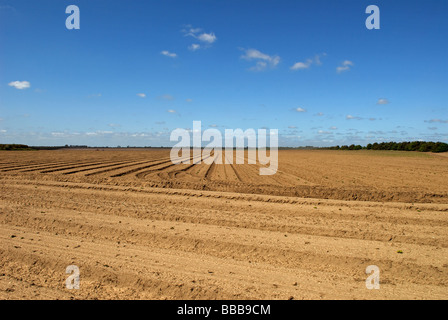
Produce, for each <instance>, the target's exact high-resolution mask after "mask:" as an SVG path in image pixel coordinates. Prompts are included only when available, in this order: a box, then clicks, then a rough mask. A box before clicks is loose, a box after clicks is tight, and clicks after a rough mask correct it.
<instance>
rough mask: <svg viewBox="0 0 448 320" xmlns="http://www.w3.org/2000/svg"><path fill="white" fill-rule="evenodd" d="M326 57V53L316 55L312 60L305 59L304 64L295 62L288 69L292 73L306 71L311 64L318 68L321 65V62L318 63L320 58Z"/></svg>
mask: <svg viewBox="0 0 448 320" xmlns="http://www.w3.org/2000/svg"><path fill="white" fill-rule="evenodd" d="M326 55H327V54H326V53H322V54H316V55H315V56H314V59H306V61H305V62H296V63H295V64H294V65H293V66H292V67H290V69H291V70H294V71H296V70H303V69H308V68H309V67H311V65H312V64H313V63H314V64H316V65H318V66H320V65H322V61H320V58H321V57H322V56H326Z"/></svg>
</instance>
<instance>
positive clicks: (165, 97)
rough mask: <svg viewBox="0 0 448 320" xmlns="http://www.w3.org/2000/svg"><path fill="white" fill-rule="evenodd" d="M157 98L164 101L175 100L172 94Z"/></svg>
mask: <svg viewBox="0 0 448 320" xmlns="http://www.w3.org/2000/svg"><path fill="white" fill-rule="evenodd" d="M157 98H158V99H162V100H174V97H173V96H172V95H170V94H164V95H161V96H158V97H157Z"/></svg>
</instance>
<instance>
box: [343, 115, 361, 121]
mask: <svg viewBox="0 0 448 320" xmlns="http://www.w3.org/2000/svg"><path fill="white" fill-rule="evenodd" d="M345 118H346V119H347V120H361V119H362V118H361V117H355V116H352V115H351V114H349V115H347V116H346V117H345Z"/></svg>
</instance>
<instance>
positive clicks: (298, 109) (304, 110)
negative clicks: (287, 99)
mask: <svg viewBox="0 0 448 320" xmlns="http://www.w3.org/2000/svg"><path fill="white" fill-rule="evenodd" d="M294 110H295V111H297V112H306V109H303V108H301V107H298V108H296V109H294Z"/></svg>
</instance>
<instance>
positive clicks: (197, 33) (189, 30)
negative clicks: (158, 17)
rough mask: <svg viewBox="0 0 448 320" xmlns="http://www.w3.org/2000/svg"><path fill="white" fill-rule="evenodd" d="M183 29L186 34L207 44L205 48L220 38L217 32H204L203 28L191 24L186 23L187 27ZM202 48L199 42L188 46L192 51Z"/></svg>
mask: <svg viewBox="0 0 448 320" xmlns="http://www.w3.org/2000/svg"><path fill="white" fill-rule="evenodd" d="M181 31H182V32H183V33H184V35H185V36H190V37H193V38H195V39H197V40H199V41H200V42H203V43H204V44H205V48H207V47H210V45H211V44H212V43H214V42H215V41H216V40H218V38H217V37H216V35H215V33H213V32H210V33H206V32H202V29H201V28H193V27H192V26H191V25H186V26H185V28H184V29H182V30H181ZM201 48H202V46H201V45H200V44H197V43H193V44H191V45H190V46H189V47H188V49H189V50H191V51H196V50H198V49H201Z"/></svg>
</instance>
